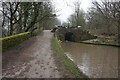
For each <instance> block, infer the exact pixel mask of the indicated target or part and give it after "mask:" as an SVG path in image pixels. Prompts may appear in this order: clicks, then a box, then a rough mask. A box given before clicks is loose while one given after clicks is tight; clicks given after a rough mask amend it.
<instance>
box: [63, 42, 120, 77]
mask: <svg viewBox="0 0 120 80" xmlns="http://www.w3.org/2000/svg"><path fill="white" fill-rule="evenodd" d="M62 46H63V48H64V50H65V53H66V54H67V56H68V57H69V58H70V59H71V60H73V61H74V63H75V64H76V65H77V66H78V67H79V69H80V70H81V71H82V72H83V73H85V74H86V75H87V76H89V77H90V78H117V77H118V49H119V48H118V47H112V46H103V45H91V44H82V43H74V42H65V43H63V44H62Z"/></svg>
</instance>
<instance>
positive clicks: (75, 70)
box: [52, 38, 88, 80]
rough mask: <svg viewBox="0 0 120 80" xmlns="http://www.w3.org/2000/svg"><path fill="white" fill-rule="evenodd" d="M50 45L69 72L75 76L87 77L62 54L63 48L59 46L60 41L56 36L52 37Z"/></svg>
mask: <svg viewBox="0 0 120 80" xmlns="http://www.w3.org/2000/svg"><path fill="white" fill-rule="evenodd" d="M52 46H53V49H54V51H55V54H57V56H59V59H60V60H61V61H62V63H63V65H64V66H65V68H66V69H67V70H68V71H69V72H70V73H72V74H73V75H74V76H75V77H76V78H86V79H87V80H88V77H87V76H86V75H84V74H83V73H82V72H81V71H80V70H79V69H78V67H77V66H76V65H75V64H74V63H73V62H72V61H71V60H70V59H69V58H68V57H67V56H66V55H65V54H64V50H63V49H62V47H61V42H60V41H59V40H58V39H57V38H53V39H52Z"/></svg>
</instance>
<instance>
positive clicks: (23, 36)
mask: <svg viewBox="0 0 120 80" xmlns="http://www.w3.org/2000/svg"><path fill="white" fill-rule="evenodd" d="M30 36H31V35H30V32H24V33H20V34H17V35H13V36H8V37H5V38H0V41H2V51H3V52H4V51H5V50H7V49H8V48H10V47H13V46H15V45H17V44H19V43H21V42H22V41H25V40H27V39H28V38H30Z"/></svg>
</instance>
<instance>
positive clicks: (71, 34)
mask: <svg viewBox="0 0 120 80" xmlns="http://www.w3.org/2000/svg"><path fill="white" fill-rule="evenodd" d="M55 35H56V36H57V37H58V38H59V39H60V40H61V41H65V40H67V39H68V40H69V41H75V42H79V41H84V40H89V39H95V38H97V37H96V36H94V35H91V34H90V33H89V32H88V31H84V30H82V29H81V28H59V29H57V30H56V32H55Z"/></svg>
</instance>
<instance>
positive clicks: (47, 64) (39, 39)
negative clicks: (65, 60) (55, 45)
mask: <svg viewBox="0 0 120 80" xmlns="http://www.w3.org/2000/svg"><path fill="white" fill-rule="evenodd" d="M52 36H53V34H52V33H51V32H50V31H48V30H45V31H43V32H42V33H41V34H40V35H38V36H35V37H33V38H31V39H29V40H27V41H24V42H23V43H21V44H20V45H18V46H16V47H13V48H11V49H9V50H8V51H6V52H4V53H3V55H2V76H3V77H7V78H24V77H26V78H62V77H63V75H62V73H61V71H60V70H59V71H58V69H57V66H56V63H55V61H54V58H53V56H52V54H53V51H52V50H51V38H52Z"/></svg>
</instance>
